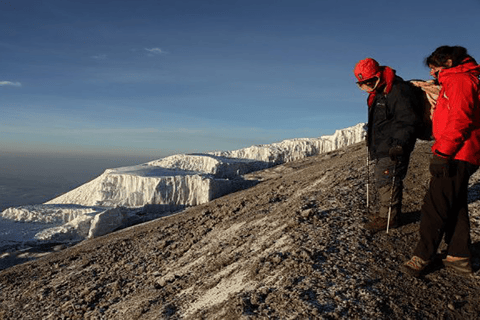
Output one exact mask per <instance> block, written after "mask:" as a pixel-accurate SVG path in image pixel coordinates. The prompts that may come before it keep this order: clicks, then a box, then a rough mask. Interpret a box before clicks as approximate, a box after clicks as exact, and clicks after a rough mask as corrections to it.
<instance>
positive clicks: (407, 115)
mask: <svg viewBox="0 0 480 320" xmlns="http://www.w3.org/2000/svg"><path fill="white" fill-rule="evenodd" d="M354 74H355V77H356V78H357V80H358V81H357V84H358V86H359V87H360V88H361V89H362V90H364V91H366V92H368V93H369V96H368V100H367V103H368V124H367V128H368V129H367V147H368V153H369V157H370V159H371V160H373V161H374V164H375V167H374V180H375V189H376V192H377V194H376V198H377V203H376V207H377V208H376V210H375V212H373V213H370V217H369V222H368V223H367V224H366V225H365V227H366V228H367V229H369V230H370V231H372V232H378V231H381V230H385V229H387V225H388V228H396V227H397V226H398V224H399V216H400V213H401V208H402V192H403V179H404V178H405V176H406V174H407V168H408V164H409V161H410V154H411V152H412V150H413V148H414V147H415V142H416V130H417V128H418V127H419V124H420V121H421V119H419V116H418V113H417V112H416V111H415V108H417V110H418V108H421V107H422V104H423V103H424V101H423V100H422V97H421V95H420V94H419V92H418V90H416V89H415V87H413V86H412V85H411V84H409V83H408V82H406V81H404V80H403V79H402V78H400V77H399V76H397V75H396V74H395V70H393V69H392V68H390V67H387V66H380V65H379V64H378V62H377V61H375V60H374V59H372V58H366V59H363V60H360V61H359V62H358V63H357V64H356V65H355V69H354ZM389 211H390V212H389ZM389 213H390V214H389ZM389 217H390V220H388V218H389Z"/></svg>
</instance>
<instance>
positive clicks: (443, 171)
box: [430, 154, 454, 178]
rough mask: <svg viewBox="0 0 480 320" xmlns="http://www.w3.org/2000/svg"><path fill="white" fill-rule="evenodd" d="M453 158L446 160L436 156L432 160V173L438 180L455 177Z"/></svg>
mask: <svg viewBox="0 0 480 320" xmlns="http://www.w3.org/2000/svg"><path fill="white" fill-rule="evenodd" d="M453 169H454V167H453V162H452V160H451V158H444V157H441V156H438V155H436V154H434V155H433V157H432V159H430V173H431V174H432V176H434V177H437V178H448V177H452V176H453V175H454V170H453Z"/></svg>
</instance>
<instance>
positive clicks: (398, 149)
mask: <svg viewBox="0 0 480 320" xmlns="http://www.w3.org/2000/svg"><path fill="white" fill-rule="evenodd" d="M388 155H389V156H390V159H392V161H395V162H397V161H398V160H400V157H401V156H403V148H402V146H395V147H391V148H390V150H388Z"/></svg>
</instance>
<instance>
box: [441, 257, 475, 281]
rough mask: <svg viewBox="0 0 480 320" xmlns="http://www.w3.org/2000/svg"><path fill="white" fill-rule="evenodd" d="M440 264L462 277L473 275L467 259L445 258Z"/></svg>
mask: <svg viewBox="0 0 480 320" xmlns="http://www.w3.org/2000/svg"><path fill="white" fill-rule="evenodd" d="M442 262H443V265H444V266H445V268H446V269H447V270H449V271H454V272H456V273H459V274H461V275H464V276H469V275H472V274H473V270H472V264H471V263H470V259H469V258H460V257H453V256H447V257H446V258H445V259H442Z"/></svg>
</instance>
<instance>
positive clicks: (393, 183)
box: [387, 161, 397, 233]
mask: <svg viewBox="0 0 480 320" xmlns="http://www.w3.org/2000/svg"><path fill="white" fill-rule="evenodd" d="M396 169H397V161H395V164H394V165H393V173H392V174H393V178H392V189H391V190H390V205H389V207H388V218H387V233H388V227H389V226H390V214H391V213H392V203H393V189H394V188H395V171H396Z"/></svg>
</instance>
